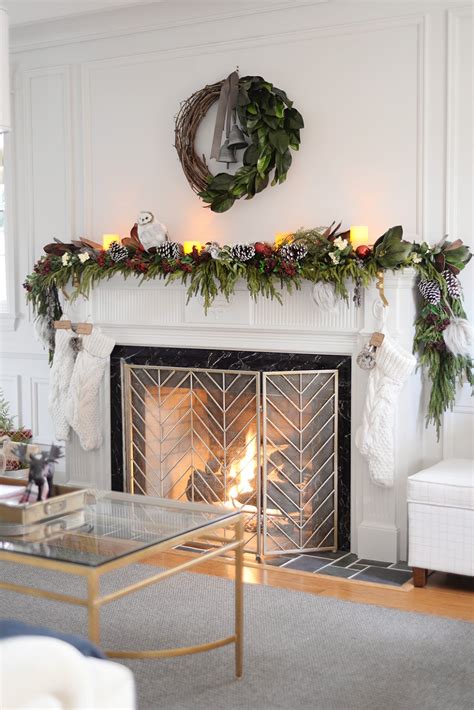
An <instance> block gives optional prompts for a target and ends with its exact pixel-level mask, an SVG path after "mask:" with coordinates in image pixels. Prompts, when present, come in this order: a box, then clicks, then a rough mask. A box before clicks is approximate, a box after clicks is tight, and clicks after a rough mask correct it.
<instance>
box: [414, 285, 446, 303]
mask: <svg viewBox="0 0 474 710" xmlns="http://www.w3.org/2000/svg"><path fill="white" fill-rule="evenodd" d="M418 289H419V291H420V293H421V295H422V296H423V298H424V299H425V301H428V303H431V305H432V306H437V305H438V303H439V302H440V301H441V289H440V287H439V286H438V284H437V283H436V281H426V280H424V279H422V280H421V281H420V283H419V284H418Z"/></svg>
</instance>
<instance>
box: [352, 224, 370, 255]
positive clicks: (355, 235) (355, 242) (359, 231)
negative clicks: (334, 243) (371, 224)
mask: <svg viewBox="0 0 474 710" xmlns="http://www.w3.org/2000/svg"><path fill="white" fill-rule="evenodd" d="M350 239H351V244H352V248H353V249H354V251H355V250H356V249H357V247H360V246H361V245H362V244H368V243H369V228H368V227H351V236H350Z"/></svg>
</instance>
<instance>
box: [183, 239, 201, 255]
mask: <svg viewBox="0 0 474 710" xmlns="http://www.w3.org/2000/svg"><path fill="white" fill-rule="evenodd" d="M194 247H196V249H197V250H198V251H201V249H202V247H201V242H184V244H183V251H184V253H185V254H191V253H192V251H193V249H194Z"/></svg>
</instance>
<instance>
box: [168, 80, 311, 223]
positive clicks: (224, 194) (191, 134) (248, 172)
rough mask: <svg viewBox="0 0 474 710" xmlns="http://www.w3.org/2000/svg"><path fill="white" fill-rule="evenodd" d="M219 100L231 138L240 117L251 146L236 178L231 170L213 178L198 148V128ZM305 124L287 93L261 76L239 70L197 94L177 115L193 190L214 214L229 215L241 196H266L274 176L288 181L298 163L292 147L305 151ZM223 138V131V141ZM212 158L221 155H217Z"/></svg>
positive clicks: (182, 157) (180, 153)
mask: <svg viewBox="0 0 474 710" xmlns="http://www.w3.org/2000/svg"><path fill="white" fill-rule="evenodd" d="M233 87H234V91H233ZM216 101H218V102H219V108H218V117H219V114H220V115H221V116H222V117H224V116H225V115H226V114H227V135H228V132H229V121H230V118H231V116H232V115H233V116H234V121H235V117H238V121H239V124H240V128H241V130H242V133H243V135H244V138H245V142H246V143H247V147H246V148H245V152H244V153H243V157H242V162H243V165H242V167H240V168H239V169H238V170H237V171H236V173H235V175H232V174H230V173H225V172H221V173H218V174H217V175H212V174H211V173H210V171H209V168H208V166H207V162H206V158H205V156H199V155H198V154H197V153H196V151H195V149H194V141H195V138H196V133H197V130H198V128H199V126H200V124H201V122H202V120H203V118H204V117H205V115H206V114H207V112H208V111H209V109H210V107H211V106H212V105H213V104H214V103H215V102H216ZM221 107H222V110H221ZM218 120H219V119H218ZM222 125H223V121H222ZM303 126H304V122H303V118H302V116H301V114H300V113H299V111H297V109H296V108H294V107H293V102H292V101H290V99H289V98H288V96H287V95H286V93H285V92H284V91H282V89H278V88H276V87H275V86H273V84H271V83H270V82H268V81H265V79H263V78H262V77H261V76H245V77H242V78H239V77H238V74H237V72H234V73H233V74H231V75H230V76H229V77H228V78H227V79H223V80H221V81H218V82H216V83H215V84H211V85H208V86H205V87H204V88H203V89H200V90H199V91H196V92H195V93H194V94H193V95H192V96H190V97H189V98H188V99H186V101H184V102H183V104H182V105H181V108H180V110H179V112H178V115H177V116H176V122H175V147H176V151H177V153H178V157H179V160H180V162H181V166H182V168H183V172H184V174H185V176H186V179H187V180H188V182H189V184H190V185H191V187H192V189H193V190H194V191H195V192H196V193H197V194H198V195H199V197H201V199H202V200H203V201H204V202H206V203H208V205H209V206H210V208H211V210H212V211H213V212H226V211H227V210H229V209H230V208H231V207H232V205H233V204H234V202H235V200H239V199H240V198H241V197H245V199H247V200H250V199H251V198H252V197H253V196H254V195H256V194H257V193H258V192H262V190H264V189H265V188H266V187H267V186H268V183H269V182H270V178H271V176H272V173H273V177H272V179H271V185H276V184H279V183H282V182H284V181H285V180H286V175H287V172H288V170H289V168H290V166H291V161H292V156H291V151H290V149H291V150H298V149H299V144H300V130H301V129H302V128H303ZM216 129H217V123H216ZM217 133H218V131H217ZM217 133H216V132H215V136H216V135H217ZM221 136H222V130H221V134H220V135H218V138H219V140H220V138H221ZM211 157H217V156H213V155H212V153H211Z"/></svg>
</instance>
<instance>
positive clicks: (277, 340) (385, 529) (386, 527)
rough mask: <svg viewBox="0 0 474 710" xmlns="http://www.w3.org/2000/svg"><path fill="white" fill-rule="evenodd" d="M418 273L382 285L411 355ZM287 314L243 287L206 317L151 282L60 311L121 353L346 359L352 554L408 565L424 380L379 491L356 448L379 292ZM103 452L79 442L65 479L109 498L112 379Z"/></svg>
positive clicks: (401, 421) (403, 417) (115, 284)
mask: <svg viewBox="0 0 474 710" xmlns="http://www.w3.org/2000/svg"><path fill="white" fill-rule="evenodd" d="M414 278H415V274H414V272H413V271H411V270H410V271H405V272H404V273H403V274H394V275H388V276H386V277H385V294H386V297H387V299H388V302H389V307H388V309H387V311H386V314H387V329H388V332H390V333H391V335H392V336H393V337H396V338H397V340H398V341H399V343H400V344H401V345H403V346H404V347H405V348H407V349H408V350H411V348H412V344H413V321H414V317H415V291H414ZM282 295H283V305H280V304H279V303H278V302H277V301H271V300H267V299H264V298H259V299H258V300H257V301H253V300H252V298H251V296H250V294H249V292H248V291H247V288H246V285H245V284H244V283H242V284H241V285H239V286H238V288H237V291H236V294H235V296H234V297H233V298H232V299H231V300H230V302H227V301H226V300H225V299H224V298H217V299H216V301H215V302H214V304H213V306H212V307H211V308H210V309H209V311H208V313H207V315H206V314H205V313H204V309H203V304H202V300H201V299H200V298H193V299H192V300H191V301H190V302H189V303H188V304H187V303H186V288H185V287H184V286H182V285H179V284H171V285H170V286H165V285H164V283H163V282H161V281H158V280H155V281H149V282H144V283H142V284H141V285H140V284H139V281H138V279H135V278H130V279H129V280H127V281H125V280H124V279H123V278H121V277H119V276H116V277H114V278H112V279H111V280H110V281H108V282H104V283H102V284H100V285H99V286H97V287H96V288H95V289H94V290H93V292H92V293H91V296H90V298H89V300H84V299H80V300H77V301H76V302H74V303H73V304H70V303H69V302H68V303H66V304H64V308H65V311H66V313H67V314H68V316H69V317H70V318H71V319H72V320H74V321H77V320H84V319H85V318H90V320H91V321H92V322H93V323H94V325H95V326H96V327H100V328H101V330H102V331H103V332H104V333H106V334H107V335H109V336H111V337H113V338H114V339H115V341H116V343H117V344H123V345H148V346H157V347H190V348H217V349H229V350H261V351H277V352H301V353H318V354H345V355H351V356H352V357H353V362H352V409H351V417H352V450H351V460H352V465H351V521H352V522H351V548H352V551H353V552H355V553H357V554H358V555H359V556H360V557H363V558H368V559H376V560H383V561H389V562H394V561H397V560H398V559H405V557H406V554H405V553H406V494H405V489H406V478H407V476H408V475H410V474H411V473H414V472H415V471H416V470H418V469H419V468H420V467H421V447H420V446H419V442H420V440H421V435H422V430H423V426H424V413H423V408H422V405H421V378H420V376H419V375H413V376H412V377H411V378H410V380H409V381H408V383H407V384H406V385H405V387H404V389H403V391H402V394H401V397H400V400H399V405H398V413H397V415H396V426H395V432H394V437H395V449H396V482H395V486H394V487H393V488H392V489H384V488H380V487H378V486H376V485H374V484H373V483H372V482H371V481H370V480H369V477H368V473H367V465H366V462H365V460H364V459H363V458H362V457H361V456H360V454H359V452H358V451H357V449H356V448H355V446H354V438H355V432H356V430H357V426H358V424H359V421H360V418H361V412H362V409H363V404H364V398H365V390H366V383H367V377H368V375H367V373H366V372H364V371H362V370H361V369H360V368H359V367H358V366H357V364H356V362H355V357H356V356H357V354H358V352H359V351H360V349H361V347H362V345H363V344H364V343H365V342H366V340H367V337H368V336H369V335H370V334H371V333H372V332H373V331H374V330H376V329H377V328H378V327H380V325H379V323H378V322H377V314H378V312H379V310H380V309H378V308H376V307H375V303H376V301H378V293H377V291H376V289H375V286H373V287H372V288H370V289H368V290H366V291H365V292H363V295H362V304H361V306H360V307H359V308H357V307H356V306H355V305H354V303H353V301H352V292H351V294H350V297H349V301H348V302H347V303H346V302H344V301H341V302H340V303H339V304H338V306H337V308H336V309H335V310H334V311H333V312H331V313H326V312H322V311H321V310H320V309H318V308H317V306H316V305H315V303H314V302H313V300H312V297H311V286H310V284H305V285H304V286H303V288H302V289H301V290H300V291H294V292H293V293H292V294H288V293H287V292H284V293H283V294H282ZM101 396H102V406H103V412H104V424H103V426H104V443H103V445H102V447H101V448H100V449H99V450H97V451H93V452H84V451H82V450H81V448H80V446H79V442H78V440H77V438H76V437H75V436H73V438H72V439H71V441H70V443H69V444H68V447H67V479H68V481H70V482H73V483H79V484H81V485H83V484H84V483H87V484H91V485H94V486H97V487H101V488H110V484H111V455H110V417H109V413H110V406H109V400H110V378H109V376H108V373H106V376H105V378H104V381H103V384H102V392H101Z"/></svg>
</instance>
